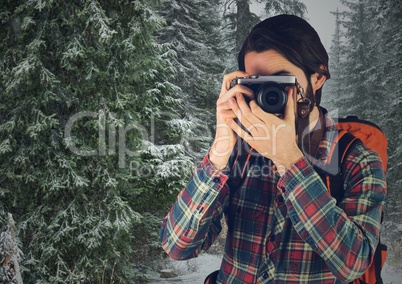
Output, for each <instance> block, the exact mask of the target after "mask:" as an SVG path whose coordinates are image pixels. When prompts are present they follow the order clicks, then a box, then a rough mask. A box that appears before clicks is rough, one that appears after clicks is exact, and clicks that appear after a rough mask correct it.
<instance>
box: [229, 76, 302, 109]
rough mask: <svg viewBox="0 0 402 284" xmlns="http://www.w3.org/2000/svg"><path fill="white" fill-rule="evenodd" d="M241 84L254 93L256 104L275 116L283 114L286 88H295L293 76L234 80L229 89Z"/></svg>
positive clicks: (286, 98)
mask: <svg viewBox="0 0 402 284" xmlns="http://www.w3.org/2000/svg"><path fill="white" fill-rule="evenodd" d="M237 84H241V85H244V86H246V87H247V88H249V89H251V90H252V91H253V92H254V95H255V99H256V101H257V104H258V105H259V106H260V107H261V108H262V109H263V110H264V111H265V112H269V113H273V114H276V115H280V114H283V113H284V111H285V107H286V104H287V102H288V95H287V92H286V90H285V87H286V86H295V85H296V77H295V76H293V75H278V76H276V75H275V76H250V77H244V78H236V79H234V80H232V82H231V83H230V87H233V86H235V85H237Z"/></svg>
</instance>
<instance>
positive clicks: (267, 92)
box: [257, 82, 287, 114]
mask: <svg viewBox="0 0 402 284" xmlns="http://www.w3.org/2000/svg"><path fill="white" fill-rule="evenodd" d="M286 103H287V93H286V90H285V89H284V88H283V87H282V86H281V85H279V84H278V83H275V82H268V83H266V84H264V85H262V86H261V88H260V89H259V90H258V92H257V104H258V105H259V106H260V107H261V108H262V109H263V110H264V111H265V112H269V113H274V114H282V113H283V112H284V110H285V107H286Z"/></svg>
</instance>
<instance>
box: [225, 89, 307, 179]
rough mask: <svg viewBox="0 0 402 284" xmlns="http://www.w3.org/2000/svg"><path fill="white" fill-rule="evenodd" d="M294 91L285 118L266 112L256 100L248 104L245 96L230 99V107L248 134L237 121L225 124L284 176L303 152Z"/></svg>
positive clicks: (289, 91) (289, 96)
mask: <svg viewBox="0 0 402 284" xmlns="http://www.w3.org/2000/svg"><path fill="white" fill-rule="evenodd" d="M293 91H294V90H293V89H292V88H290V89H289V90H288V103H287V105H286V108H285V114H284V118H283V119H281V118H279V117H277V116H276V115H274V114H271V113H267V112H265V111H263V110H262V109H261V108H260V107H259V106H258V105H257V103H256V101H255V100H252V101H250V103H249V104H247V102H246V100H245V99H244V96H243V95H242V94H237V95H236V99H234V98H231V99H230V101H229V104H230V106H231V108H232V110H233V112H234V113H235V114H236V116H237V118H238V120H239V122H240V123H241V124H242V125H243V126H244V127H245V129H247V131H248V132H249V133H247V132H246V131H245V130H243V129H242V128H241V127H240V126H239V125H238V124H237V123H236V122H235V120H234V119H231V118H228V119H227V121H226V123H227V124H228V125H229V126H230V128H232V129H233V131H235V132H236V133H237V135H239V136H240V137H242V138H243V139H244V140H245V141H246V142H247V143H248V144H249V145H250V146H251V147H253V148H254V150H256V151H257V152H258V153H260V154H261V155H263V156H265V157H267V158H269V159H271V160H272V161H273V162H274V163H275V165H276V167H277V169H278V171H279V173H280V174H281V175H282V174H283V173H284V172H285V171H286V170H287V169H289V168H290V167H291V166H292V165H293V164H294V163H295V162H297V161H298V160H299V159H300V158H301V157H303V153H302V152H301V151H300V149H299V147H298V146H297V143H296V129H295V107H294V105H295V104H294V99H293V95H292V94H293Z"/></svg>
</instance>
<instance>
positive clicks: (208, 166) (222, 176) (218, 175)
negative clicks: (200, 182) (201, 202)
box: [198, 154, 229, 191]
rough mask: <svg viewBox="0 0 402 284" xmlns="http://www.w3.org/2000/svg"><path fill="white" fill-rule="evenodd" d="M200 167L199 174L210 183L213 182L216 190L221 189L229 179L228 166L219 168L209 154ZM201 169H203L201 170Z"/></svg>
mask: <svg viewBox="0 0 402 284" xmlns="http://www.w3.org/2000/svg"><path fill="white" fill-rule="evenodd" d="M199 167H200V169H198V172H199V174H201V175H202V176H203V178H205V179H206V182H207V183H209V184H210V182H212V183H213V184H212V188H213V189H215V190H217V191H218V190H220V189H221V188H222V187H223V186H224V185H225V183H226V181H227V180H228V178H229V177H228V175H227V173H228V170H227V168H225V169H222V170H218V169H217V168H215V166H214V165H213V164H212V163H211V161H210V160H209V154H207V155H205V157H204V159H203V160H202V162H201V164H200V165H199ZM200 170H201V171H200Z"/></svg>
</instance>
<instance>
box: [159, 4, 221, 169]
mask: <svg viewBox="0 0 402 284" xmlns="http://www.w3.org/2000/svg"><path fill="white" fill-rule="evenodd" d="M161 14H162V15H163V16H164V17H165V19H166V22H167V24H166V27H165V28H164V29H163V30H162V31H161V32H160V33H159V39H160V41H161V42H162V43H164V44H168V45H169V46H171V47H172V49H173V50H174V51H175V57H174V60H173V66H174V67H175V70H176V71H175V77H174V80H173V83H174V84H175V85H177V86H178V87H180V90H178V95H179V96H180V98H182V100H183V101H184V105H183V115H182V116H181V117H180V118H178V119H177V120H176V121H175V122H176V124H177V125H176V129H180V130H181V133H178V132H177V131H176V132H177V133H178V134H179V136H176V137H175V138H176V139H180V140H181V143H182V144H183V145H184V146H185V149H186V152H187V154H188V155H189V156H190V157H191V158H192V159H193V161H194V162H199V161H200V159H201V158H202V157H203V156H204V155H205V154H206V152H207V150H208V148H209V146H210V144H211V142H212V139H213V132H214V131H213V129H214V126H215V104H216V98H217V95H218V93H219V91H220V81H221V77H222V72H223V69H224V66H223V64H222V60H221V56H222V53H223V50H222V48H221V46H220V41H221V39H220V34H219V24H220V21H219V0H214V1H206V0H197V1H194V0H179V1H163V7H162V10H161Z"/></svg>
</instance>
